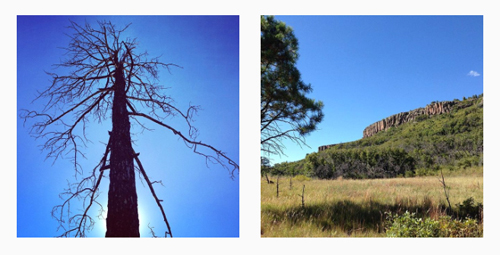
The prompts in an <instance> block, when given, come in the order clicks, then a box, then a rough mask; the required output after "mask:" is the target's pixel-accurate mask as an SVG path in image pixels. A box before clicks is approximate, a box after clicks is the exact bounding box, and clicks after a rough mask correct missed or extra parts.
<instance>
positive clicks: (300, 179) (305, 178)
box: [293, 174, 311, 181]
mask: <svg viewBox="0 0 500 255" xmlns="http://www.w3.org/2000/svg"><path fill="white" fill-rule="evenodd" d="M293 180H294V181H310V180H311V178H309V177H307V176H305V175H303V174H300V175H297V176H295V177H293Z"/></svg>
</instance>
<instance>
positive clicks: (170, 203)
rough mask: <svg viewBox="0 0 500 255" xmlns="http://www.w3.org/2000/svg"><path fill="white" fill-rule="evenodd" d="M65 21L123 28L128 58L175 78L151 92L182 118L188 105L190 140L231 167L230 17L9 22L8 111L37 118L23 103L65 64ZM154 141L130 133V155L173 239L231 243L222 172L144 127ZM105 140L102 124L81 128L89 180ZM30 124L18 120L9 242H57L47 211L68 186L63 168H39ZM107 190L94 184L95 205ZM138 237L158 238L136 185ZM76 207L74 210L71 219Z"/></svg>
mask: <svg viewBox="0 0 500 255" xmlns="http://www.w3.org/2000/svg"><path fill="white" fill-rule="evenodd" d="M69 20H72V21H75V22H77V23H79V24H84V22H85V21H87V22H89V23H90V24H91V25H94V26H95V25H96V24H97V23H96V21H97V20H109V21H111V22H112V23H114V24H115V25H117V27H118V28H120V27H123V26H124V25H126V24H128V23H132V24H131V26H130V27H129V28H128V29H127V30H126V32H125V33H124V34H123V35H122V38H124V39H125V38H126V37H130V38H137V40H138V41H139V47H138V48H137V51H136V53H140V52H144V51H147V52H148V54H149V56H150V57H155V56H161V58H160V60H161V61H163V62H165V63H175V64H177V65H179V66H182V68H172V69H171V73H169V72H168V71H167V70H162V71H161V72H160V75H159V76H160V80H159V83H160V84H161V85H163V86H165V87H167V88H168V89H167V90H165V94H166V95H169V96H171V97H172V98H173V99H174V100H175V103H174V104H175V106H177V107H178V108H179V109H181V110H183V111H185V110H186V109H187V107H188V106H189V105H190V104H191V105H200V106H201V108H202V110H201V111H199V113H198V116H196V117H195V122H194V125H195V126H196V127H197V128H198V129H199V136H198V140H201V141H202V142H204V143H208V144H210V145H212V146H214V147H215V148H217V149H219V150H222V151H224V152H226V153H227V155H228V156H229V157H230V158H231V159H233V160H234V161H236V162H239V17H238V16H189V17H187V16H169V17H167V16H109V17H106V16H76V17H70V16H34V17H33V16H18V17H17V109H18V110H19V109H40V108H41V107H42V106H43V103H44V101H36V102H34V103H31V101H32V100H33V99H34V98H35V96H36V91H37V90H40V91H41V90H43V89H44V88H46V87H47V86H48V85H50V77H49V76H48V75H47V74H45V71H49V72H54V71H55V72H57V71H58V70H57V69H55V70H54V69H53V66H52V65H53V64H57V63H59V62H60V60H61V59H64V57H65V56H64V55H63V54H64V50H62V49H60V48H59V47H66V46H67V45H68V42H69V39H68V37H67V36H66V35H65V33H71V32H72V31H71V30H69V29H67V28H66V27H67V26H68V25H69V24H70V23H69ZM166 121H167V122H168V123H169V124H171V125H172V126H174V127H177V128H179V129H180V130H181V131H184V132H186V131H185V130H186V129H185V128H183V125H182V124H183V122H182V120H178V119H167V120H166ZM144 123H145V124H146V125H147V127H149V128H153V129H154V131H152V132H149V131H144V133H141V132H140V131H141V130H140V129H139V128H137V126H135V127H133V129H132V132H134V133H135V135H134V136H133V140H134V142H135V144H134V149H135V151H137V152H139V153H140V156H139V157H140V160H141V162H142V164H143V165H144V167H145V169H146V171H147V172H148V175H149V178H150V179H152V180H162V182H163V185H164V186H161V185H157V186H155V188H156V193H157V195H158V196H159V198H160V199H163V201H164V202H163V207H164V209H165V213H166V215H167V219H168V220H169V223H170V226H171V228H172V232H173V235H174V237H238V236H239V175H238V174H236V177H235V179H234V180H232V179H230V176H229V174H228V171H227V170H226V169H224V168H222V167H220V166H218V165H214V164H209V167H208V168H207V166H206V162H205V159H204V158H203V157H201V156H199V155H196V154H194V153H193V152H192V150H191V149H189V148H187V147H186V146H185V145H184V143H183V142H182V141H181V140H179V138H178V137H176V136H174V135H173V134H172V132H170V131H167V130H164V129H162V128H161V127H160V126H157V125H155V124H154V123H148V122H147V121H145V122H144ZM108 130H111V123H110V122H109V121H107V122H103V123H102V124H98V123H95V124H93V125H92V126H89V127H88V134H89V137H90V139H91V140H92V141H93V143H92V144H88V147H87V148H85V149H84V152H85V154H86V156H87V159H86V160H82V161H81V163H82V167H83V169H84V170H91V169H92V168H93V167H94V166H95V165H96V164H97V163H98V161H99V159H100V157H102V155H103V153H104V149H105V145H103V143H104V142H107V139H108ZM28 131H29V123H28V125H27V126H25V127H23V121H22V120H21V119H19V117H18V119H17V236H18V237H52V236H57V235H58V233H60V232H57V231H56V229H57V222H56V221H55V220H54V219H53V218H52V217H51V210H52V207H53V206H55V205H58V204H60V203H61V202H62V200H60V199H59V197H58V195H59V193H61V192H62V191H63V190H64V189H65V188H66V187H67V182H75V175H74V172H73V171H72V167H71V162H70V160H69V157H68V158H65V159H60V160H58V161H57V162H53V161H52V160H51V159H48V160H45V153H44V152H41V151H40V149H39V148H38V146H39V145H42V144H43V142H44V140H41V139H40V140H35V139H33V138H32V137H30V136H29V134H28ZM108 185H109V182H107V180H106V181H104V182H103V183H102V184H101V192H102V194H101V196H100V200H99V201H100V202H102V203H104V204H105V202H106V196H107V187H108ZM137 187H138V200H139V213H140V224H141V229H140V231H141V236H151V234H150V230H149V228H148V227H147V226H148V225H150V226H152V227H154V231H155V233H156V235H159V236H162V235H163V233H164V231H165V230H166V228H165V226H164V223H163V220H162V217H161V213H160V210H159V209H158V208H157V206H156V204H155V202H154V200H153V199H152V196H151V194H150V192H149V189H148V187H147V185H146V184H145V183H144V184H143V183H141V181H140V180H137ZM78 206H79V205H78V203H74V204H73V205H72V209H73V210H75V211H76V210H78V209H80V208H79V207H78ZM104 226H105V223H104V221H98V222H97V223H96V225H95V228H94V231H93V232H91V233H90V234H89V236H97V237H98V236H104V232H105V228H104Z"/></svg>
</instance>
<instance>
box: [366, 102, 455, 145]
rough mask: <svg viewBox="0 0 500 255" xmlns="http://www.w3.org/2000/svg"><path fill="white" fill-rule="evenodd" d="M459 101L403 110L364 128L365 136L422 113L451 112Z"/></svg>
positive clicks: (414, 117) (410, 119) (404, 121)
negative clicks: (407, 110)
mask: <svg viewBox="0 0 500 255" xmlns="http://www.w3.org/2000/svg"><path fill="white" fill-rule="evenodd" d="M456 103H457V102H455V101H444V102H437V103H432V104H429V105H427V106H426V107H425V108H418V109H415V110H412V111H409V112H401V113H398V114H395V115H392V116H390V117H388V118H385V119H383V120H381V121H377V122H375V123H373V124H371V125H370V126H368V127H367V128H365V130H363V138H366V137H370V136H372V135H374V134H376V133H378V132H380V131H385V130H387V129H389V128H391V127H397V126H399V125H401V124H404V123H407V122H410V121H413V120H415V119H416V118H417V117H418V116H421V115H427V116H432V115H438V114H443V113H449V112H451V109H452V108H453V106H454V105H455V104H456Z"/></svg>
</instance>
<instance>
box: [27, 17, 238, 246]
mask: <svg viewBox="0 0 500 255" xmlns="http://www.w3.org/2000/svg"><path fill="white" fill-rule="evenodd" d="M128 26H129V25H127V26H125V27H124V28H123V29H117V28H116V27H115V26H114V25H113V24H111V23H110V22H106V21H103V22H98V27H97V28H93V27H92V26H91V25H90V24H88V23H86V24H85V25H84V26H81V25H79V24H77V23H75V22H71V25H70V26H69V28H70V29H71V30H72V31H73V33H72V34H71V35H69V37H70V43H69V46H68V47H66V48H65V50H66V56H67V57H68V58H67V59H66V60H64V61H62V62H61V63H60V64H57V65H56V66H57V67H59V68H68V69H69V70H71V71H70V72H69V73H68V74H66V75H58V74H56V73H48V74H49V75H50V76H51V77H52V84H51V85H50V86H49V87H48V88H47V89H46V90H44V91H42V92H40V93H39V95H38V96H37V98H36V99H35V100H39V99H46V100H47V103H46V104H45V107H44V108H43V109H42V110H41V111H34V110H22V111H21V113H20V117H21V118H23V119H24V121H25V123H26V122H27V121H29V120H30V119H33V121H34V124H33V125H32V128H31V131H30V132H31V134H32V135H33V136H34V137H35V138H41V139H44V140H45V143H44V144H43V146H42V147H43V150H45V151H47V157H48V158H54V160H57V159H58V158H61V157H62V156H64V155H66V154H68V153H69V154H70V155H71V160H72V163H73V166H74V170H75V172H76V173H78V174H82V167H81V166H80V164H79V161H80V160H81V158H82V157H84V155H83V153H82V151H81V148H82V146H83V147H84V146H85V145H86V143H87V142H90V141H89V140H88V139H87V137H86V126H87V125H88V123H89V122H90V121H91V119H92V118H93V120H94V121H96V122H99V123H100V122H101V121H103V120H104V119H106V118H108V116H109V114H110V113H111V121H112V130H111V131H109V141H108V143H107V146H106V149H105V152H104V155H103V157H102V158H101V160H100V162H99V163H98V165H97V166H96V167H95V168H94V169H93V171H92V172H91V174H90V175H89V176H87V177H84V178H82V179H81V180H80V182H78V183H74V184H70V185H69V188H68V189H67V190H66V191H65V192H64V193H63V194H62V195H63V196H64V197H66V199H65V200H64V202H63V203H62V204H61V205H58V206H55V207H54V209H53V211H52V215H53V216H54V217H55V218H56V219H57V220H58V221H59V223H60V227H61V228H63V229H64V233H63V234H62V236H75V237H84V236H85V235H86V231H87V230H89V229H90V228H91V227H92V226H93V224H94V220H93V218H92V217H91V216H90V215H89V209H90V208H91V206H92V205H94V204H97V205H98V206H100V209H101V211H103V209H104V208H103V205H101V204H100V203H99V202H98V201H97V200H96V198H97V196H98V194H99V188H100V186H99V185H100V183H101V180H102V178H103V176H104V175H106V173H108V171H109V190H108V205H107V218H106V229H107V230H106V237H139V216H138V205H137V193H136V186H135V171H138V173H139V174H140V175H141V176H142V177H143V179H144V180H145V181H146V183H147V184H148V187H149V188H150V191H151V194H152V196H153V197H154V199H155V200H156V203H157V205H158V207H159V209H160V210H161V213H162V216H163V220H164V222H165V224H166V227H167V229H168V231H167V232H166V233H165V235H166V236H167V235H170V236H172V231H171V229H170V225H169V223H168V221H167V217H166V214H165V211H164V209H163V207H162V205H161V202H162V200H161V199H159V198H158V197H157V195H156V193H155V190H154V188H153V184H155V183H158V181H151V180H150V179H149V178H148V175H147V174H146V171H145V169H144V168H143V166H142V163H141V161H140V160H139V153H136V152H135V151H134V149H133V146H132V142H131V134H130V125H131V123H130V122H131V121H135V122H136V123H138V124H139V125H140V126H141V127H143V128H144V129H148V128H147V127H146V126H145V123H144V122H153V123H154V124H157V125H159V126H161V127H163V128H166V129H168V130H171V131H172V132H173V134H174V135H176V136H178V137H179V138H180V139H181V140H183V141H184V142H185V144H186V146H188V147H189V148H191V149H192V150H193V152H194V153H196V154H199V155H202V156H203V157H205V158H206V161H207V165H208V162H212V163H217V164H220V165H222V166H223V167H224V168H226V169H227V170H228V171H229V173H230V176H231V177H234V174H235V172H237V171H239V166H238V164H237V163H236V162H234V161H233V160H231V159H230V158H228V157H227V156H226V155H225V153H223V152H222V151H220V150H217V149H216V148H214V147H212V146H211V145H209V144H206V143H202V142H201V141H198V140H197V129H196V128H195V127H194V126H193V125H192V121H193V116H194V115H195V114H196V112H197V110H198V109H199V107H198V106H190V107H189V108H188V109H187V111H185V112H183V111H181V110H179V109H178V108H176V107H175V106H173V105H172V102H173V100H172V98H170V97H167V96H165V95H163V94H162V93H161V90H162V89H163V88H162V86H160V85H159V84H158V83H157V82H158V78H159V77H158V70H159V68H167V69H168V70H169V71H170V68H171V67H178V66H177V65H175V64H172V63H163V62H161V61H160V60H159V58H152V59H149V58H148V56H147V54H146V53H141V54H137V53H136V49H137V45H138V43H137V41H136V40H135V39H132V40H131V39H126V40H122V39H121V38H120V35H121V34H122V33H123V31H125V30H126V29H127V28H128ZM167 117H180V118H182V119H184V120H185V123H186V125H187V129H188V130H189V131H188V133H187V134H184V133H182V132H180V131H178V129H176V128H174V127H172V126H170V125H169V124H167V122H165V121H164V120H165V119H166V118H167ZM54 126H56V127H58V128H55V129H54V128H53V127H54ZM61 127H62V130H57V129H61ZM80 128H81V131H77V129H78V130H79V129H80ZM54 130H57V131H54ZM202 149H203V150H202ZM74 200H83V201H84V208H83V213H80V214H75V215H71V216H70V218H69V226H70V227H69V228H68V227H66V226H65V225H63V224H68V222H65V220H64V217H65V216H66V214H68V213H69V207H70V203H71V201H74ZM67 216H69V215H67Z"/></svg>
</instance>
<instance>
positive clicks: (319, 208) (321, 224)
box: [262, 200, 444, 236]
mask: <svg viewBox="0 0 500 255" xmlns="http://www.w3.org/2000/svg"><path fill="white" fill-rule="evenodd" d="M438 210H443V211H444V208H443V207H442V206H437V207H433V206H431V205H426V204H424V205H418V206H416V205H412V201H406V202H405V201H400V202H397V203H395V204H392V205H391V204H381V203H378V202H373V201H370V202H367V203H362V204H358V203H354V202H352V201H349V200H343V201H338V202H335V203H323V204H312V205H307V204H306V205H305V206H304V207H302V206H300V205H299V206H295V207H289V208H287V209H284V210H283V209H278V208H274V207H271V206H270V207H265V208H262V214H263V215H265V216H266V218H267V219H270V220H271V223H270V224H283V223H284V224H288V225H290V226H291V227H293V226H296V225H301V224H302V223H310V224H311V223H312V224H313V225H316V226H317V227H318V228H319V229H321V231H329V230H332V229H333V228H340V229H341V230H342V231H343V232H344V233H346V234H347V235H348V236H350V235H351V234H352V233H353V232H376V233H384V232H385V226H386V224H387V223H386V216H387V215H386V214H385V212H391V213H393V214H394V213H397V214H402V213H404V212H405V211H409V212H416V213H417V215H420V217H423V216H426V217H428V216H429V213H430V212H431V211H433V212H436V211H438ZM262 224H264V222H263V223H262ZM268 224H269V222H268Z"/></svg>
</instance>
